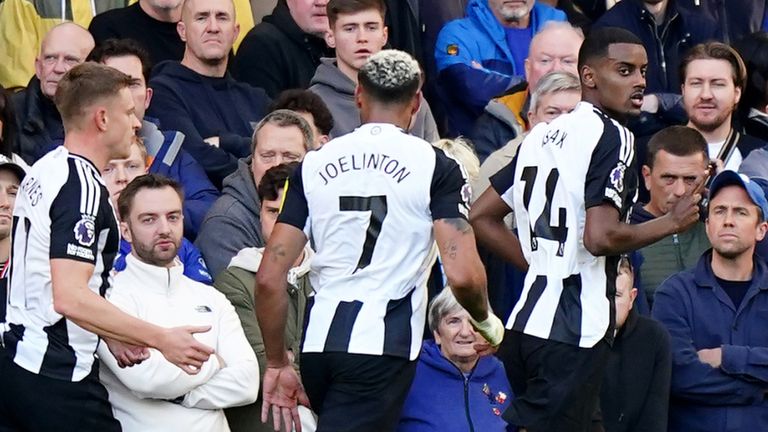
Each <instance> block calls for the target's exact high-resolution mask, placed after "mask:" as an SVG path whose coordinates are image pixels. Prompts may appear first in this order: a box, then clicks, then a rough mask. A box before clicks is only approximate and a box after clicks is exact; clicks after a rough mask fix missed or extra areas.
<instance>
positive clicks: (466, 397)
mask: <svg viewBox="0 0 768 432" xmlns="http://www.w3.org/2000/svg"><path fill="white" fill-rule="evenodd" d="M462 376H464V374H463V373H462ZM464 413H465V414H466V415H467V423H469V430H470V432H475V426H474V425H473V424H472V416H471V415H470V414H469V377H467V376H464Z"/></svg>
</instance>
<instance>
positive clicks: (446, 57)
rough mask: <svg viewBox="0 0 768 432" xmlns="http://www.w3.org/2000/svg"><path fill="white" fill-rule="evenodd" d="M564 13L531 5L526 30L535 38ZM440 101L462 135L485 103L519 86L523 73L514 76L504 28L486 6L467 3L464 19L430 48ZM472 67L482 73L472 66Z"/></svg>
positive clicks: (480, 0) (484, 1)
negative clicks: (528, 24)
mask: <svg viewBox="0 0 768 432" xmlns="http://www.w3.org/2000/svg"><path fill="white" fill-rule="evenodd" d="M565 20H566V17H565V13H564V12H562V11H560V10H557V9H555V8H553V7H550V6H548V5H545V4H542V3H540V2H536V4H535V5H534V6H533V10H532V11H531V21H530V27H531V29H532V33H533V34H534V35H535V34H536V33H537V32H538V31H539V29H541V27H542V26H543V25H544V24H545V23H546V22H547V21H565ZM435 61H436V63H437V72H438V80H439V84H440V93H441V97H442V98H443V99H445V104H446V108H447V110H448V116H449V118H450V120H451V123H452V124H453V127H454V128H455V129H456V131H455V132H458V133H460V134H462V135H468V134H469V133H470V132H471V130H472V125H473V124H474V123H475V120H476V119H477V117H478V116H480V114H481V113H482V112H483V109H485V105H486V104H487V103H488V101H490V100H491V98H493V97H495V96H499V95H501V94H502V93H504V91H505V90H507V89H509V88H510V87H512V86H513V85H515V84H518V83H520V82H521V81H523V75H524V73H525V71H521V70H515V59H514V58H513V57H512V52H511V51H510V50H509V45H508V43H507V36H506V33H505V31H504V28H503V27H502V26H501V24H500V23H499V21H498V20H497V19H496V17H495V16H494V15H493V12H492V11H491V9H490V7H489V6H488V0H471V1H470V2H469V4H468V5H467V15H466V18H462V19H458V20H454V21H451V22H449V23H448V24H446V25H445V27H443V29H442V30H441V31H440V34H439V35H438V36H437V44H436V45H435ZM473 61H475V62H478V63H480V65H481V66H482V69H478V68H476V67H473V66H472V62H473Z"/></svg>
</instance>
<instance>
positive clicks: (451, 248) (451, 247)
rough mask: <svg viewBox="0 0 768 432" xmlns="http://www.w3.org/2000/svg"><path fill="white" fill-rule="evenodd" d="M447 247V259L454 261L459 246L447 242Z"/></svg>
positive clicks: (450, 241)
mask: <svg viewBox="0 0 768 432" xmlns="http://www.w3.org/2000/svg"><path fill="white" fill-rule="evenodd" d="M447 246H448V247H447V248H446V250H447V251H448V258H450V259H452V260H455V259H456V256H457V255H458V252H459V245H458V244H456V242H455V241H454V240H449V241H448V244H447Z"/></svg>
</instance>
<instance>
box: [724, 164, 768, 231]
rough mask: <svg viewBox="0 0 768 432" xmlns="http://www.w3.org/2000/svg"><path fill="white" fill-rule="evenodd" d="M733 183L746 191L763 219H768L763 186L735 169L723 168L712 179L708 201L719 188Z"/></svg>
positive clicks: (766, 201) (767, 203)
mask: <svg viewBox="0 0 768 432" xmlns="http://www.w3.org/2000/svg"><path fill="white" fill-rule="evenodd" d="M733 185H736V186H739V187H741V188H743V189H744V190H745V191H747V195H749V199H751V200H752V202H753V203H754V204H755V205H756V206H757V207H759V208H760V211H761V212H762V213H763V215H762V216H763V221H766V220H768V200H766V199H765V191H763V188H762V187H761V186H760V185H759V184H758V181H756V180H752V179H750V178H749V177H747V176H746V175H744V174H739V173H737V172H736V171H732V170H724V171H722V172H721V173H720V174H718V175H717V176H716V177H715V179H714V180H712V185H710V187H709V201H710V202H712V199H713V198H714V197H715V195H717V193H718V192H719V191H720V189H722V188H724V187H725V186H733Z"/></svg>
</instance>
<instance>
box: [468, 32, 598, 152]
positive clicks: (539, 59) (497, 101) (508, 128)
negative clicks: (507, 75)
mask: <svg viewBox="0 0 768 432" xmlns="http://www.w3.org/2000/svg"><path fill="white" fill-rule="evenodd" d="M582 41H584V34H583V33H582V32H581V30H580V29H579V28H577V27H573V26H572V25H571V24H569V23H567V22H548V23H547V24H545V25H544V27H543V28H542V29H541V30H540V31H539V33H538V34H536V36H534V37H533V39H532V40H531V45H530V47H529V50H528V58H526V59H525V63H524V69H525V80H526V81H525V82H522V83H520V84H519V85H516V86H513V87H511V88H510V89H508V90H507V91H506V92H505V93H504V94H503V95H501V96H499V97H497V98H494V99H492V100H491V101H490V102H489V103H488V105H487V106H486V107H485V112H483V114H482V115H481V116H480V117H479V118H478V119H477V122H475V126H474V128H473V129H472V133H471V134H470V135H469V137H470V138H471V139H472V142H473V143H474V144H475V150H476V151H477V156H478V157H479V158H480V162H484V161H485V158H487V157H488V156H489V155H490V154H491V153H493V152H494V151H496V150H498V149H500V148H502V147H503V146H504V145H505V144H507V143H508V142H509V141H510V140H512V139H514V138H515V137H517V136H519V135H521V134H522V133H523V132H527V131H528V129H530V124H529V123H528V118H527V113H528V108H529V107H528V105H529V101H530V94H529V90H530V89H534V88H536V84H538V82H539V79H541V77H543V76H544V75H546V74H548V73H549V72H569V73H572V74H573V75H577V76H578V74H579V73H578V70H577V67H576V63H577V60H578V57H579V48H580V47H581V42H582Z"/></svg>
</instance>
